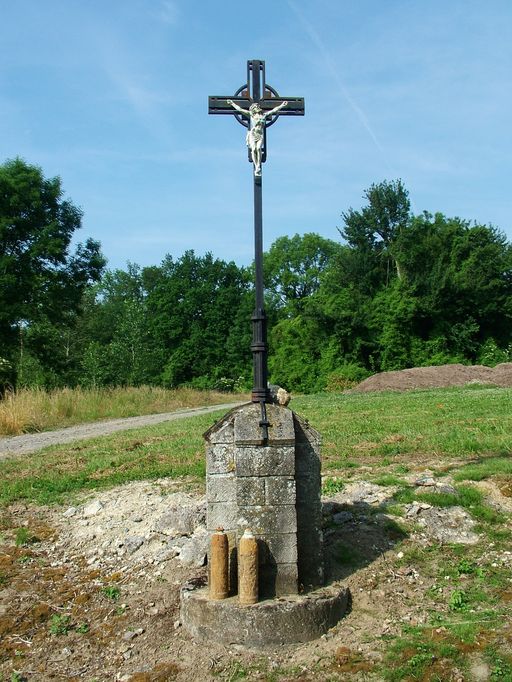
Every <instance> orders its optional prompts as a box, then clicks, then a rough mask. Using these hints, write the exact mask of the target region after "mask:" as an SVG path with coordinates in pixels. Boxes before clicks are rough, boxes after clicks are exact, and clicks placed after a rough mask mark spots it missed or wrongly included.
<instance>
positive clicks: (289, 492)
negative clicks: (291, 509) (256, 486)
mask: <svg viewBox="0 0 512 682" xmlns="http://www.w3.org/2000/svg"><path fill="white" fill-rule="evenodd" d="M295 499H296V496H295V480H294V479H293V478H289V477H286V476H267V477H266V478H265V504H295Z"/></svg>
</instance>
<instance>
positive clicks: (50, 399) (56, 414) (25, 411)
mask: <svg viewBox="0 0 512 682" xmlns="http://www.w3.org/2000/svg"><path fill="white" fill-rule="evenodd" d="M239 397H240V396H236V397H234V396H233V395H231V394H227V393H220V392H218V391H196V390H193V389H190V388H179V389H175V390H168V389H164V388H152V387H150V386H141V387H138V388H98V389H84V388H73V389H70V388H64V389H59V390H54V391H44V390H42V389H37V388H35V389H20V390H19V391H16V393H8V394H7V395H6V396H5V398H4V399H3V400H1V401H0V434H1V435H4V436H15V435H18V434H21V433H32V432H37V431H47V430H49V429H56V428H62V427H65V426H72V425H73V424H82V423H87V422H93V421H97V420H99V419H115V418H119V417H134V416H138V415H143V414H158V413H159V412H172V411H174V410H179V409H182V408H186V407H199V406H206V405H216V404H219V403H225V402H229V401H230V400H237V399H238V398H239Z"/></svg>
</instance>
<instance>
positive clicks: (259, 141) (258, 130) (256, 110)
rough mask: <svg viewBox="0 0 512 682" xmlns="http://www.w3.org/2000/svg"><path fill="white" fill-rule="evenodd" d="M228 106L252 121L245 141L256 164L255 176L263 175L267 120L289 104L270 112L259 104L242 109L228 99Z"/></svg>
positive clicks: (281, 105)
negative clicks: (262, 153) (264, 137)
mask: <svg viewBox="0 0 512 682" xmlns="http://www.w3.org/2000/svg"><path fill="white" fill-rule="evenodd" d="M227 102H228V104H230V105H231V106H232V107H233V108H234V109H236V110H237V111H239V112H240V113H241V114H243V115H244V116H248V117H249V118H250V120H251V124H250V128H249V130H248V131H247V135H246V136H245V141H246V143H247V146H248V147H249V149H250V150H251V155H252V160H253V163H254V175H255V176H260V175H261V147H262V145H263V134H264V132H265V119H267V118H270V117H271V116H273V115H274V114H277V112H278V111H279V110H280V109H282V108H283V107H285V106H286V105H287V104H288V102H287V101H284V102H281V104H279V105H278V106H277V107H275V108H274V109H271V110H270V111H265V112H264V111H263V109H262V108H261V107H260V105H259V104H256V103H254V104H251V106H250V107H249V110H247V109H242V107H239V106H238V104H237V103H236V102H233V100H231V99H228V100H227Z"/></svg>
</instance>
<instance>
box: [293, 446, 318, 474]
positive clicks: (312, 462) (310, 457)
mask: <svg viewBox="0 0 512 682" xmlns="http://www.w3.org/2000/svg"><path fill="white" fill-rule="evenodd" d="M320 470H321V462H320V452H319V451H317V450H315V449H314V448H313V447H312V446H311V445H310V444H309V443H308V444H302V445H300V444H298V445H297V446H296V448H295V471H296V473H297V476H320Z"/></svg>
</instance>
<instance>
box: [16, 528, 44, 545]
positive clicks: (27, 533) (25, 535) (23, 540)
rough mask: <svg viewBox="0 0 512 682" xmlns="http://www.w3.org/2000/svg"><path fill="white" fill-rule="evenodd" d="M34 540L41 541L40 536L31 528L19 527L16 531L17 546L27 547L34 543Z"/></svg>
mask: <svg viewBox="0 0 512 682" xmlns="http://www.w3.org/2000/svg"><path fill="white" fill-rule="evenodd" d="M34 542H39V538H38V537H37V536H36V535H35V534H34V533H33V532H32V531H31V530H30V529H29V528H25V527H21V528H18V530H17V531H16V547H26V546H27V545H32V544H34Z"/></svg>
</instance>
